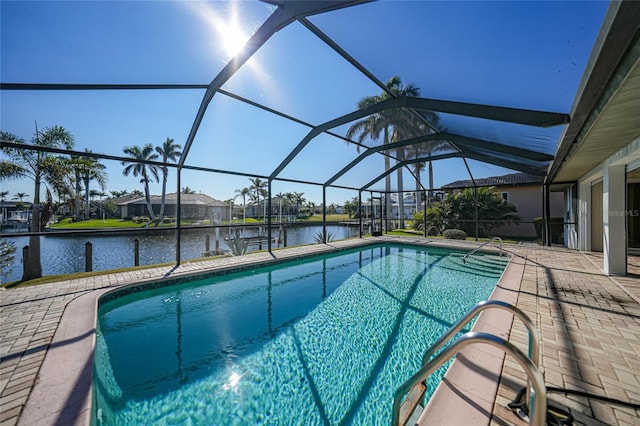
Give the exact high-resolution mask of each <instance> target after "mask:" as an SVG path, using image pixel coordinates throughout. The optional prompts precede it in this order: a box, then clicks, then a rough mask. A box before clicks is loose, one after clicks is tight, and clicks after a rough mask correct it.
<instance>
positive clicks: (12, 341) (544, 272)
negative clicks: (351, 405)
mask: <svg viewBox="0 0 640 426" xmlns="http://www.w3.org/2000/svg"><path fill="white" fill-rule="evenodd" d="M387 239H389V240H394V241H398V240H399V241H407V242H416V243H425V244H438V245H447V246H455V247H462V248H469V249H471V248H473V247H476V246H477V243H473V242H453V241H442V240H425V239H423V238H408V237H383V238H376V239H354V240H345V241H341V242H335V243H331V245H328V246H324V245H313V246H305V247H297V248H291V249H285V250H281V251H276V252H274V254H273V256H272V255H270V254H268V253H256V254H251V255H247V256H244V257H238V258H221V259H212V260H208V261H204V262H193V263H189V262H185V263H184V264H183V265H181V266H180V267H178V268H171V267H163V268H153V269H145V270H137V271H134V272H124V273H117V274H108V275H102V276H95V277H89V278H82V279H74V280H69V281H62V282H57V283H50V284H43V285H38V286H31V287H24V288H16V289H9V290H0V356H1V357H2V358H1V365H0V412H1V414H0V425H1V426H8V425H15V424H18V423H20V424H28V423H27V420H25V419H32V418H34V417H33V415H31V416H30V415H29V413H27V411H29V410H30V408H29V407H30V405H29V406H27V400H28V399H29V396H30V394H31V392H32V390H33V388H34V385H35V384H36V382H37V380H38V375H39V373H40V372H41V367H42V365H43V360H44V358H45V355H46V354H47V351H48V350H49V349H50V348H51V343H52V340H53V337H54V334H55V333H56V330H57V329H58V325H59V323H60V320H61V318H62V316H63V313H64V312H65V308H66V307H67V304H68V303H69V302H70V301H72V300H74V299H76V298H78V297H79V296H81V295H84V294H87V293H89V292H91V291H94V290H98V289H104V288H112V287H113V288H115V287H117V286H121V285H123V284H127V283H133V282H138V281H142V280H149V279H158V278H162V277H164V276H166V275H169V274H170V275H171V276H177V275H182V274H190V273H195V272H198V271H203V270H206V269H211V268H225V267H231V266H235V265H238V264H247V263H250V262H267V261H271V260H273V258H274V257H275V258H277V259H286V258H292V257H298V256H300V255H303V254H308V253H310V252H320V251H324V250H329V249H333V247H338V248H346V247H350V246H355V245H359V244H362V243H363V242H365V241H366V242H371V241H372V240H373V241H376V242H381V241H385V240H387ZM505 249H506V250H507V251H509V252H510V253H512V254H513V255H514V261H516V260H517V261H518V262H520V264H521V265H522V267H521V271H522V274H521V278H520V279H519V280H520V282H519V285H518V286H516V288H517V289H518V288H519V290H507V291H509V292H512V293H514V294H513V295H512V296H513V297H514V298H515V300H517V306H518V307H519V308H520V309H522V310H523V311H524V312H525V313H526V314H527V315H528V316H529V317H530V318H531V319H532V320H533V321H534V323H535V324H536V325H537V327H538V329H539V330H540V334H541V337H542V341H541V360H542V367H543V369H544V373H545V383H546V384H547V386H554V387H558V388H568V389H574V390H579V391H582V392H586V393H588V394H591V395H594V396H592V397H585V396H576V395H570V396H565V395H564V394H561V393H550V394H549V401H550V403H552V404H553V405H556V406H558V407H560V408H564V409H568V410H569V411H570V412H571V414H572V415H573V417H574V418H575V423H576V424H589V425H594V424H595V425H597V424H603V425H604V424H620V425H632V424H633V425H635V424H638V422H639V418H640V411H639V410H638V409H637V408H632V407H628V406H624V405H618V404H614V403H611V402H603V401H601V400H599V399H598V398H597V397H598V396H606V397H609V398H613V399H615V400H619V401H622V402H627V403H634V404H636V407H637V404H640V376H639V372H640V279H638V278H636V276H635V275H632V274H631V275H629V276H627V277H608V276H606V275H604V274H603V273H602V272H601V270H600V268H599V267H598V265H599V264H600V263H601V257H599V255H598V254H595V253H580V252H576V251H572V250H567V249H563V248H555V247H552V248H549V247H539V246H536V245H529V244H521V245H506V246H505ZM599 262H600V263H599ZM85 326H87V327H89V328H90V329H92V327H93V324H86V325H85ZM86 337H87V336H85V335H79V336H76V338H75V339H71V340H72V341H70V342H67V343H70V344H74V342H75V341H76V340H77V341H80V340H83V339H85V338H86ZM509 339H510V341H512V342H513V343H514V344H515V345H517V346H518V347H520V348H526V345H527V341H528V340H527V339H528V337H527V333H526V330H525V328H524V327H523V326H522V325H521V324H520V323H519V322H518V321H513V325H512V329H511V333H510V337H509ZM524 383H525V375H524V373H523V372H522V369H521V368H520V367H519V365H518V364H517V363H516V362H515V361H514V360H513V359H511V358H510V357H506V359H505V360H504V362H503V367H502V374H501V376H500V379H499V387H498V393H497V397H496V398H495V400H494V403H493V410H492V413H484V414H485V416H486V418H487V423H490V424H495V425H504V424H516V425H521V424H525V423H526V422H525V421H524V420H522V419H520V418H518V417H517V416H516V415H515V414H513V413H512V412H511V411H510V410H508V409H507V408H506V404H507V403H508V402H509V401H511V400H512V399H513V397H514V395H515V393H516V391H517V390H518V389H519V388H520V387H522V386H523V385H524ZM463 396H464V395H463ZM392 397H393V396H392V395H389V401H387V402H385V403H388V404H389V406H391V401H392ZM461 401H462V402H461V403H467V404H469V405H471V406H473V401H465V398H464V397H462V398H461ZM25 406H27V408H26V409H25ZM82 418H83V419H86V416H85V417H82ZM58 420H59V421H60V420H62V422H63V423H65V422H66V423H73V420H67V418H66V417H62V416H59V417H58ZM53 423H56V422H53V421H50V420H48V419H42V420H41V422H40V424H53Z"/></svg>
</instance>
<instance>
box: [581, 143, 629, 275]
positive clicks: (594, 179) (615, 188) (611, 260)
mask: <svg viewBox="0 0 640 426" xmlns="http://www.w3.org/2000/svg"><path fill="white" fill-rule="evenodd" d="M637 161H640V137H638V138H636V139H635V140H633V141H631V142H630V143H629V144H628V145H627V146H625V147H624V148H623V149H621V150H620V151H618V152H616V153H615V154H614V155H612V156H611V157H609V158H607V159H606V160H605V161H603V162H602V163H600V164H599V165H598V166H596V167H594V168H593V169H592V170H591V171H589V172H588V173H586V174H584V175H583V176H582V177H581V178H580V180H579V188H578V207H577V209H578V211H577V215H576V216H577V218H578V230H579V231H580V232H578V244H577V247H576V248H578V249H580V250H593V249H598V248H599V247H598V241H599V239H600V238H602V252H603V254H604V264H603V270H604V272H605V273H607V274H626V266H627V265H626V262H627V260H626V258H627V230H626V223H627V216H626V212H627V206H626V192H627V188H626V179H625V174H626V168H627V166H628V165H630V164H632V163H635V162H637ZM600 180H602V200H600V199H598V200H597V201H596V200H593V199H592V197H593V196H594V194H593V192H592V186H593V185H597V184H598V182H599V181H600ZM596 194H597V195H596V196H598V197H600V195H599V192H597V193H596ZM600 203H601V204H602V214H601V215H598V214H596V215H594V214H593V211H592V209H593V206H594V205H599V204H600ZM593 220H597V221H602V226H601V227H600V226H597V225H598V224H596V226H594V224H593V223H592V221H593ZM594 229H598V230H599V229H602V236H600V235H593V232H594ZM598 232H599V231H598Z"/></svg>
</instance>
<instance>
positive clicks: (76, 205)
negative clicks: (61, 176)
mask: <svg viewBox="0 0 640 426" xmlns="http://www.w3.org/2000/svg"><path fill="white" fill-rule="evenodd" d="M75 175H76V199H75V209H76V220H80V205H81V203H80V192H81V191H82V189H81V188H80V172H79V171H78V170H76V172H75Z"/></svg>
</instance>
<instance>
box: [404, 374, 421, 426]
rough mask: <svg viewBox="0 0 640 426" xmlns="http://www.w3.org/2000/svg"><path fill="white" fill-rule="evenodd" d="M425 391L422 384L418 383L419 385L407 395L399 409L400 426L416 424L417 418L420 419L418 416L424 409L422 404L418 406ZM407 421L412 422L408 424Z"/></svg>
mask: <svg viewBox="0 0 640 426" xmlns="http://www.w3.org/2000/svg"><path fill="white" fill-rule="evenodd" d="M426 390H427V387H426V386H425V385H424V383H420V384H419V385H417V386H415V387H414V388H412V389H411V391H410V392H409V395H407V398H406V399H405V400H404V402H403V403H402V406H401V407H400V424H401V425H406V424H412V425H413V424H416V422H417V421H418V417H420V414H421V413H422V410H423V409H424V407H423V406H422V404H420V400H421V399H422V397H423V396H424V393H425V391H426ZM409 420H412V421H411V422H409Z"/></svg>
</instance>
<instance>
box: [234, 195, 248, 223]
mask: <svg viewBox="0 0 640 426" xmlns="http://www.w3.org/2000/svg"><path fill="white" fill-rule="evenodd" d="M235 192H236V194H237V195H236V196H235V197H234V198H233V199H234V200H235V199H236V198H238V197H242V223H246V219H247V195H249V194H250V193H251V190H249V188H242V189H236V191H235Z"/></svg>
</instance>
